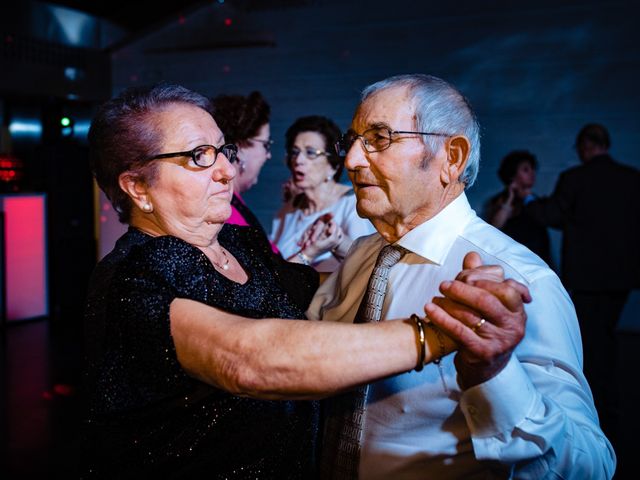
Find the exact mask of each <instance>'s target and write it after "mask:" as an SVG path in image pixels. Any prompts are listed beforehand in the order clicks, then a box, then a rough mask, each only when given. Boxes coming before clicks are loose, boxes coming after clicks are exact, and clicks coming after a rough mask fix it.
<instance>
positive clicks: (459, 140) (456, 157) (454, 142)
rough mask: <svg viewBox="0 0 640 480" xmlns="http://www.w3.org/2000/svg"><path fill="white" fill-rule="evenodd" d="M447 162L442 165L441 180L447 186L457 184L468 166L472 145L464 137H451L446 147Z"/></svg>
mask: <svg viewBox="0 0 640 480" xmlns="http://www.w3.org/2000/svg"><path fill="white" fill-rule="evenodd" d="M445 149H446V152H447V160H446V161H445V162H444V163H443V164H442V170H441V172H440V179H441V180H442V182H443V183H444V184H446V185H448V184H452V183H456V182H458V181H459V179H460V175H462V172H463V171H464V168H465V167H466V166H467V160H468V159H469V152H470V151H471V144H470V143H469V139H467V137H465V136H464V135H456V136H455V137H451V138H450V139H449V140H448V141H447V143H446V145H445Z"/></svg>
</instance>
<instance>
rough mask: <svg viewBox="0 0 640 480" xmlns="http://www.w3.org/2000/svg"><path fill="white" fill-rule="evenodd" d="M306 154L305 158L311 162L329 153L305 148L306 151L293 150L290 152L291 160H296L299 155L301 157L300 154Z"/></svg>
mask: <svg viewBox="0 0 640 480" xmlns="http://www.w3.org/2000/svg"><path fill="white" fill-rule="evenodd" d="M303 152H304V156H305V157H307V158H308V159H310V160H315V159H316V158H318V157H320V156H322V155H326V154H327V152H324V151H322V150H316V149H314V148H309V147H308V148H305V149H304V150H300V149H299V148H295V147H294V148H292V149H291V150H289V158H291V159H294V158H297V157H298V155H300V153H303Z"/></svg>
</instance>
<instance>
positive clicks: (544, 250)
mask: <svg viewBox="0 0 640 480" xmlns="http://www.w3.org/2000/svg"><path fill="white" fill-rule="evenodd" d="M537 169H538V161H537V160H536V157H535V155H533V154H532V153H531V152H528V151H526V150H514V151H512V152H510V153H508V154H507V155H506V156H505V157H504V158H503V159H502V161H501V162H500V168H499V169H498V177H500V180H501V181H502V183H503V184H504V190H502V191H501V192H500V193H498V194H497V195H494V196H493V197H491V198H490V199H489V201H488V205H487V207H486V209H485V219H486V220H487V222H489V223H490V224H491V225H493V226H494V227H496V228H499V229H500V230H502V231H503V232H504V233H506V234H507V235H509V236H510V237H511V238H513V239H514V240H515V241H517V242H519V243H521V244H523V245H524V246H526V247H528V248H529V249H531V251H533V252H534V253H535V254H537V255H538V256H539V257H540V258H542V260H544V261H545V262H546V263H547V265H549V266H553V262H552V261H551V248H550V242H549V232H547V227H545V226H544V225H541V224H540V223H538V222H536V221H535V220H534V219H533V218H532V217H530V216H529V215H526V214H525V213H524V212H523V206H524V201H525V199H527V200H529V199H532V198H535V196H534V194H533V191H532V190H533V186H534V184H535V183H536V170H537Z"/></svg>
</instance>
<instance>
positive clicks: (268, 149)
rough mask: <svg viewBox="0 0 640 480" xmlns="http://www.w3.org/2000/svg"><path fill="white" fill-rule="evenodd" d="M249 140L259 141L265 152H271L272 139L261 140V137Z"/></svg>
mask: <svg viewBox="0 0 640 480" xmlns="http://www.w3.org/2000/svg"><path fill="white" fill-rule="evenodd" d="M249 141H250V142H258V143H261V144H262V146H263V147H264V150H265V152H267V153H271V146H272V145H273V140H271V139H268V140H262V139H261V138H250V139H249Z"/></svg>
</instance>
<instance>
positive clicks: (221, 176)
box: [211, 153, 236, 181]
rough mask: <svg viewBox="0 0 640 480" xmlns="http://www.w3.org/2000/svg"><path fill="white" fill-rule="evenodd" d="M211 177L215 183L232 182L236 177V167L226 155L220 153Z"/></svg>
mask: <svg viewBox="0 0 640 480" xmlns="http://www.w3.org/2000/svg"><path fill="white" fill-rule="evenodd" d="M211 176H212V178H213V179H214V180H215V181H220V180H227V181H228V180H232V179H233V178H234V177H235V176H236V167H235V165H233V164H232V163H231V162H230V161H229V159H228V158H227V156H226V155H225V154H224V153H219V154H218V159H217V160H216V163H215V165H214V169H213V172H212V175H211Z"/></svg>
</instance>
